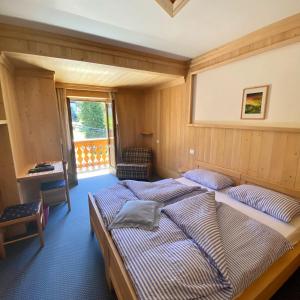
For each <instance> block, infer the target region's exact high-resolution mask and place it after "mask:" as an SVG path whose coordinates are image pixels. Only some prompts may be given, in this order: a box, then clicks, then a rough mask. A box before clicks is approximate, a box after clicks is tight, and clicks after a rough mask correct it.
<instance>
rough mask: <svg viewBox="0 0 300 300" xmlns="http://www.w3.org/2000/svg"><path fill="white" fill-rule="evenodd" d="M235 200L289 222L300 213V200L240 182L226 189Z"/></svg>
mask: <svg viewBox="0 0 300 300" xmlns="http://www.w3.org/2000/svg"><path fill="white" fill-rule="evenodd" d="M227 193H228V195H229V196H230V197H232V198H233V199H235V200H238V201H240V202H243V203H245V204H247V205H249V206H251V207H253V208H255V209H257V210H260V211H262V212H264V213H266V214H268V215H271V216H273V217H274V218H276V219H279V220H281V221H283V222H286V223H289V222H291V220H292V219H293V218H294V217H295V216H296V215H299V214H300V202H299V201H297V200H296V199H294V198H292V197H289V196H287V195H284V194H281V193H278V192H275V191H272V190H268V189H266V188H262V187H260V186H256V185H251V184H242V185H239V186H236V187H232V188H230V189H229V190H228V191H227Z"/></svg>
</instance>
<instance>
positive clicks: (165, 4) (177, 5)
mask: <svg viewBox="0 0 300 300" xmlns="http://www.w3.org/2000/svg"><path fill="white" fill-rule="evenodd" d="M155 1H156V2H157V3H158V4H159V5H160V6H161V7H162V8H163V9H164V10H165V11H166V12H167V14H168V15H169V16H170V17H174V16H175V15H176V14H177V13H178V12H179V11H180V10H181V9H182V8H183V7H184V6H185V5H186V4H187V3H188V2H189V0H176V1H172V0H155Z"/></svg>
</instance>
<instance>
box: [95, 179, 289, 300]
mask: <svg viewBox="0 0 300 300" xmlns="http://www.w3.org/2000/svg"><path fill="white" fill-rule="evenodd" d="M95 198H96V201H97V205H98V207H99V209H100V212H101V214H102V216H103V218H104V219H105V222H106V225H108V224H109V223H110V222H111V221H112V219H113V217H114V215H115V214H116V212H117V211H118V210H119V209H120V207H121V206H122V205H123V203H124V202H125V201H126V200H129V199H131V200H132V199H135V200H141V199H138V198H137V197H136V196H135V195H134V194H133V193H132V192H131V191H130V190H129V189H128V188H126V187H125V186H122V185H120V184H119V185H117V186H115V187H112V188H109V189H106V190H105V191H102V192H99V193H98V194H96V195H95ZM111 234H112V238H113V240H114V241H115V244H116V246H117V248H118V250H119V253H120V255H121V257H122V258H123V261H124V265H125V267H126V269H127V271H128V273H129V275H130V277H131V279H132V281H133V283H134V286H135V289H136V292H137V295H138V298H139V299H159V300H167V299H168V300H171V299H172V300H176V299H178V300H184V299H212V300H214V299H232V298H234V297H235V296H236V295H238V294H239V293H241V292H242V291H243V290H244V289H245V288H246V287H248V286H249V285H250V284H251V283H252V282H253V281H254V280H255V279H256V278H257V277H258V276H259V275H260V274H262V273H263V272H264V271H265V270H266V269H267V268H268V266H270V265H271V264H272V263H273V262H274V261H275V260H277V259H278V258H279V257H280V256H281V255H283V254H284V253H285V252H286V251H288V250H289V249H291V245H290V243H289V242H288V241H287V240H285V239H284V238H283V237H282V236H281V235H280V234H279V233H277V232H275V231H273V230H272V229H270V228H269V227H267V226H265V225H262V224H260V223H258V222H256V221H254V220H252V219H250V218H248V217H247V216H245V215H243V214H241V213H240V212H238V211H236V210H234V209H233V208H231V207H229V206H227V205H226V204H224V203H217V202H216V201H215V199H214V193H202V194H200V193H199V192H198V194H196V195H194V196H192V194H190V193H189V194H188V195H187V196H186V197H185V199H183V200H182V201H177V202H175V203H173V204H170V205H167V206H165V207H164V209H163V213H162V217H161V221H160V224H159V228H158V229H157V230H155V231H144V230H141V229H136V228H123V229H114V230H112V232H111Z"/></svg>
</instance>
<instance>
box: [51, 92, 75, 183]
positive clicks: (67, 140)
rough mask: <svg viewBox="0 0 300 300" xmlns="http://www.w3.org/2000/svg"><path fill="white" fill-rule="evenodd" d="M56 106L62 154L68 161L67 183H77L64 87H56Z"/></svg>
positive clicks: (68, 110)
mask: <svg viewBox="0 0 300 300" xmlns="http://www.w3.org/2000/svg"><path fill="white" fill-rule="evenodd" d="M56 97H57V106H58V113H59V120H60V129H61V147H62V156H63V159H64V160H65V161H67V162H68V175H69V184H70V185H77V184H78V180H77V172H76V158H75V150H74V144H73V136H72V128H71V124H70V120H71V113H70V105H68V101H69V100H68V99H67V96H66V90H65V89H64V88H56Z"/></svg>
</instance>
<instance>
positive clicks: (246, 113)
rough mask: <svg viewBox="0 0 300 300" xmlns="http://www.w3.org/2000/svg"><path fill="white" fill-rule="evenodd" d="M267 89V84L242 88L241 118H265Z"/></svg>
mask: <svg viewBox="0 0 300 300" xmlns="http://www.w3.org/2000/svg"><path fill="white" fill-rule="evenodd" d="M268 89H269V86H268V85H263V86H257V87H252V88H246V89H244V92H243V102H242V111H241V119H248V120H249V119H250V120H251V119H255V120H257V119H264V118H265V112H266V104H267V98H268Z"/></svg>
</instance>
